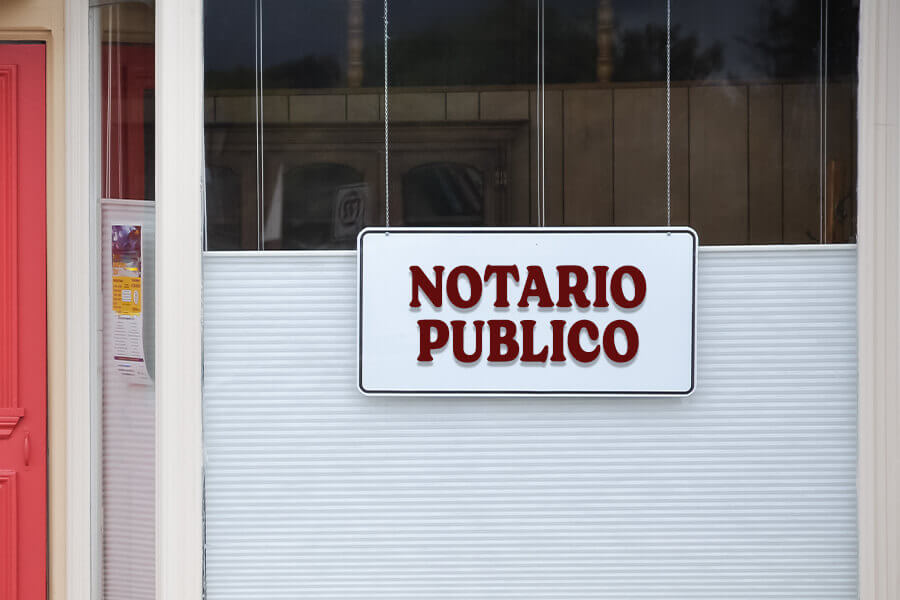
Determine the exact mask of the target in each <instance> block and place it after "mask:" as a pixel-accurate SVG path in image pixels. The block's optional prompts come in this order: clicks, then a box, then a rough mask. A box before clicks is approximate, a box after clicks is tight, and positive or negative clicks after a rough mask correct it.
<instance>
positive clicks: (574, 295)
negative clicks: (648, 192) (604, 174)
mask: <svg viewBox="0 0 900 600" xmlns="http://www.w3.org/2000/svg"><path fill="white" fill-rule="evenodd" d="M357 244H358V250H359V254H358V259H357V260H358V269H359V324H358V326H359V330H358V344H359V381H358V383H359V389H360V390H361V391H362V392H363V393H366V394H390V395H394V394H413V395H451V396H456V395H529V394H534V395H551V396H552V395H590V396H622V395H638V396H654V395H667V396H681V395H687V394H690V393H691V392H692V391H693V389H694V381H695V372H696V360H695V354H696V342H695V337H696V336H695V331H696V311H695V299H696V285H697V234H696V233H694V231H693V230H691V229H688V228H669V229H661V228H640V229H639V228H633V229H632V228H615V229H603V228H578V229H576V228H540V229H534V228H530V229H514V228H504V229H488V228H478V229H412V228H403V229H391V230H385V229H365V230H363V231H362V232H361V233H360V234H359V237H358V239H357Z"/></svg>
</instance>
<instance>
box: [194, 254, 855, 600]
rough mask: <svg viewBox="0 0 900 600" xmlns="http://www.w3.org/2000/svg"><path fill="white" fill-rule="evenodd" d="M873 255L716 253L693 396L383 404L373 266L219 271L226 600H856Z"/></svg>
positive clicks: (211, 533) (209, 385)
mask: <svg viewBox="0 0 900 600" xmlns="http://www.w3.org/2000/svg"><path fill="white" fill-rule="evenodd" d="M855 265H856V251H855V248H854V247H852V246H842V247H814V246H806V247H770V248H764V249H760V248H747V249H737V250H715V249H702V250H701V254H700V282H699V355H698V361H699V371H698V382H699V384H698V388H697V391H696V392H695V393H694V394H693V395H692V396H691V397H689V398H685V399H660V398H655V399H634V398H630V399H611V400H610V399H571V398H570V399H551V398H536V399H535V398H520V399H516V398H512V399H509V398H508V399H498V398H489V399H472V398H465V399H454V398H427V399H425V398H374V397H364V396H362V395H360V394H359V393H358V392H357V390H356V385H355V379H354V378H355V366H356V363H355V360H356V359H355V348H356V346H355V327H356V320H355V306H356V304H355V303H356V296H355V294H356V283H355V282H356V278H355V267H356V264H355V256H354V255H352V254H349V253H335V254H332V255H327V254H325V255H323V254H308V255H302V254H299V253H276V252H272V253H241V254H238V253H209V254H207V255H206V256H205V281H204V285H205V288H204V294H205V317H204V320H205V333H204V335H205V377H206V379H205V390H204V402H205V436H206V451H207V461H208V462H207V473H206V511H207V512H206V540H207V550H206V577H207V579H206V584H207V590H208V597H209V599H210V600H225V599H238V598H240V599H245V598H267V599H283V598H354V599H363V598H365V599H388V598H390V599H392V600H396V599H402V598H408V599H412V598H416V599H422V598H428V599H442V598H448V599H449V598H454V599H461V598H465V599H473V598H479V599H480V598H485V599H494V598H517V599H538V598H541V599H549V598H554V599H588V598H590V599H592V600H593V599H598V598H617V599H619V598H666V599H676V598H681V599H687V598H690V599H698V598H721V599H751V598H752V599H754V600H755V599H759V598H791V599H797V598H809V599H813V598H814V599H816V600H823V599H830V598H842V599H851V598H856V597H857V592H856V590H857V583H856V553H857V550H856V525H855V523H856V499H855V497H856V496H855V474H856V472H855V464H856V334H855V324H856V316H855V312H856V309H855V297H856V291H855V282H856V277H855Z"/></svg>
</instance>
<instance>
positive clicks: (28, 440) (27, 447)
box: [23, 431, 31, 467]
mask: <svg viewBox="0 0 900 600" xmlns="http://www.w3.org/2000/svg"><path fill="white" fill-rule="evenodd" d="M23 452H24V454H25V466H26V467H27V466H28V464H29V463H30V462H31V433H29V432H27V431H26V432H25V443H24V448H23Z"/></svg>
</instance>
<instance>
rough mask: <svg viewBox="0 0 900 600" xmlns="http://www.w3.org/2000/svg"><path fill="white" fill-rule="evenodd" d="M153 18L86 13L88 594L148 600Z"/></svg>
mask: <svg viewBox="0 0 900 600" xmlns="http://www.w3.org/2000/svg"><path fill="white" fill-rule="evenodd" d="M153 23H154V15H153V9H152V7H151V5H148V4H147V3H144V2H120V3H105V5H104V6H100V7H94V8H92V9H91V31H92V45H93V52H92V73H93V77H92V82H91V84H92V85H91V104H92V106H91V111H92V138H91V146H92V148H93V163H92V169H91V176H92V178H91V181H92V189H93V194H94V202H95V203H96V205H95V207H96V208H95V210H96V212H95V214H96V215H97V218H96V219H95V222H96V226H97V240H96V248H97V249H98V253H99V254H98V256H97V263H96V264H97V265H98V268H97V272H98V275H99V277H100V281H99V282H98V286H97V287H98V292H99V294H98V298H99V301H98V303H97V306H96V311H97V313H96V314H97V318H98V322H99V324H100V336H99V341H98V343H99V346H100V349H101V352H100V354H99V356H100V365H99V371H100V374H101V377H100V382H99V386H98V387H99V399H98V402H97V403H96V405H95V411H96V413H97V415H98V417H97V419H96V421H97V422H98V423H100V431H101V435H100V437H99V439H98V443H97V444H96V446H95V456H96V457H97V458H96V461H95V464H96V465H97V466H98V469H99V477H98V478H97V481H98V486H97V489H96V490H95V492H94V493H95V499H94V505H95V506H96V507H97V508H98V510H97V511H96V512H95V517H96V519H97V520H98V521H99V523H98V525H99V526H98V527H96V528H95V530H96V531H98V532H99V539H98V540H97V546H98V548H99V552H100V558H101V565H102V567H101V569H100V581H99V589H100V595H99V596H98V597H102V598H106V599H107V600H115V599H123V600H124V599H129V600H143V599H150V598H154V597H155V583H154V582H155V543H156V542H155V540H156V537H155V533H154V532H155V514H156V513H155V500H156V495H155V490H156V487H155V452H156V445H155V434H156V431H155V410H156V409H155V406H156V404H155V400H154V387H153V376H154V351H155V344H154V326H155V323H154V319H153V315H154V286H153V281H154V249H155V243H154V238H155V236H154V231H155V226H154V225H155V215H156V210H155V202H154V197H155V194H154V88H155V83H154V82H155V77H154V59H155V51H154V41H155V39H154V38H155V36H154V29H153Z"/></svg>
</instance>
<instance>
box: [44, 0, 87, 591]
mask: <svg viewBox="0 0 900 600" xmlns="http://www.w3.org/2000/svg"><path fill="white" fill-rule="evenodd" d="M65 5H66V6H65V19H66V21H65V24H66V34H67V35H66V94H65V95H66V121H65V130H66V140H67V143H66V255H67V256H66V258H67V268H66V275H65V281H66V287H67V294H66V296H67V302H66V340H67V343H66V396H67V398H68V411H67V412H68V418H67V422H68V431H67V444H66V461H67V469H66V471H67V475H68V484H69V485H68V488H67V504H68V506H67V512H68V519H67V535H66V565H67V568H66V573H67V577H66V592H67V593H66V595H65V596H63V595H59V594H57V595H54V599H56V598H63V597H65V598H67V599H68V600H90V598H91V587H92V586H91V580H92V575H93V573H94V570H95V568H96V565H94V564H93V560H92V557H93V550H92V548H93V544H92V539H93V538H92V535H93V534H92V529H93V528H92V522H91V521H92V519H91V489H92V476H93V475H94V474H93V473H92V472H91V471H92V469H91V465H92V454H91V436H92V433H93V432H92V427H91V419H92V411H91V405H92V402H93V400H92V399H93V393H94V390H93V386H94V376H93V375H92V373H93V370H94V365H93V363H92V356H94V354H95V353H94V352H93V346H92V341H93V340H94V338H95V337H96V336H95V335H94V331H95V328H94V325H95V323H94V322H93V321H94V319H93V318H92V317H93V310H92V306H93V284H94V283H95V278H94V276H93V270H92V264H93V250H94V245H93V243H92V236H93V233H94V231H95V229H94V227H93V223H92V220H91V218H92V215H93V211H92V210H91V205H92V199H91V194H90V158H89V157H90V150H91V148H90V125H89V123H90V118H89V117H90V93H89V90H90V88H89V79H90V54H89V36H88V4H87V1H86V0H68V1H67V2H66V3H65Z"/></svg>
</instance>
